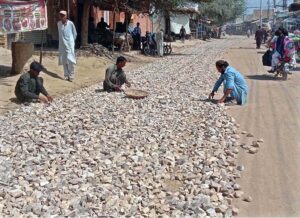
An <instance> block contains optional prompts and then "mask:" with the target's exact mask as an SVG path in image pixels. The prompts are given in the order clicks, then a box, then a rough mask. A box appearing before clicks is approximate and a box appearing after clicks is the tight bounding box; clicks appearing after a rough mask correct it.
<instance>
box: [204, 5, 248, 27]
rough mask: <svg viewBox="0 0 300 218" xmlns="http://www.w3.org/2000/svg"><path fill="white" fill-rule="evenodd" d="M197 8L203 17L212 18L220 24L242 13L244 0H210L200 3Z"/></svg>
mask: <svg viewBox="0 0 300 218" xmlns="http://www.w3.org/2000/svg"><path fill="white" fill-rule="evenodd" d="M199 9H200V13H201V14H202V16H203V17H206V18H208V19H211V20H213V22H214V23H216V24H218V25H222V24H224V23H226V22H228V21H231V20H234V19H236V18H237V17H238V16H240V15H242V14H243V13H244V11H245V10H246V1H245V0H212V1H210V2H208V3H201V4H200V8H199Z"/></svg>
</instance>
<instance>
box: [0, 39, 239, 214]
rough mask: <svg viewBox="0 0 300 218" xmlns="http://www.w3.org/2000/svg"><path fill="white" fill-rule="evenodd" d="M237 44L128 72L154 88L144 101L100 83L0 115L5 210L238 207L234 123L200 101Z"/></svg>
mask: <svg viewBox="0 0 300 218" xmlns="http://www.w3.org/2000/svg"><path fill="white" fill-rule="evenodd" d="M233 43H234V41H232V40H227V41H225V40H215V41H213V42H210V43H207V44H204V45H203V44H202V45H201V46H200V45H198V46H194V47H192V48H189V49H186V50H185V51H184V52H183V53H182V54H181V55H174V56H170V57H167V58H164V59H158V60H157V61H156V62H155V63H152V64H149V65H146V66H144V67H142V68H139V69H137V70H135V71H133V72H128V73H127V74H128V77H129V79H130V80H131V81H132V83H133V86H134V87H135V88H141V89H144V90H146V91H149V92H150V95H149V97H148V98H146V99H143V100H131V99H128V98H124V94H122V93H110V94H108V93H105V92H98V91H95V90H96V89H97V88H101V86H99V85H98V86H92V87H90V88H87V89H82V90H80V91H77V92H75V93H73V94H70V95H67V96H65V97H63V98H61V99H57V100H56V101H55V102H54V103H53V104H52V105H51V106H45V105H41V104H35V105H31V106H27V107H22V108H21V109H19V110H17V111H12V112H9V113H8V114H6V115H5V116H2V117H0V122H1V126H0V178H1V179H0V216H4V217H5V216H7V217H19V216H29V217H31V216H45V217H49V216H52V217H61V216H74V217H78V216H89V217H90V216H113V217H122V216H133V217H139V216H149V217H154V216H163V217H168V216H170V217H182V216H191V217H205V216H212V217H215V216H217V217H222V216H232V215H233V213H234V214H236V213H237V211H238V210H237V209H236V208H235V207H233V206H232V205H231V202H232V199H233V198H234V197H235V196H237V195H239V194H240V193H239V192H238V193H237V192H236V190H237V189H240V187H239V185H238V184H237V183H236V178H239V177H240V171H239V170H238V169H237V165H236V157H237V153H238V149H237V147H238V146H237V141H236V140H237V139H236V138H238V137H237V136H236V133H237V128H236V125H235V123H234V122H233V119H232V118H230V117H229V116H228V115H227V114H226V110H225V109H224V107H223V106H219V105H213V104H211V103H208V102H205V101H200V99H203V98H205V97H207V95H208V93H209V92H210V91H211V88H212V85H213V83H214V81H215V79H216V78H217V77H218V74H217V73H215V68H214V62H215V60H216V59H217V58H218V57H221V55H222V53H223V52H224V50H225V49H226V48H228V47H230V46H231V45H232V44H233ZM87 73H88V72H87ZM237 187H238V188H237Z"/></svg>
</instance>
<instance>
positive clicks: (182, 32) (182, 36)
mask: <svg viewBox="0 0 300 218" xmlns="http://www.w3.org/2000/svg"><path fill="white" fill-rule="evenodd" d="M185 36H186V30H185V28H184V26H182V27H181V29H180V40H181V41H182V42H183V43H184V41H185Z"/></svg>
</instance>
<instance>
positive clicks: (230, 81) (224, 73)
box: [209, 60, 248, 105]
mask: <svg viewBox="0 0 300 218" xmlns="http://www.w3.org/2000/svg"><path fill="white" fill-rule="evenodd" d="M216 67H217V70H218V72H219V73H221V76H220V77H219V79H218V80H217V82H216V83H215V86H214V88H213V91H212V92H211V93H210V95H209V99H213V98H214V95H215V93H216V92H217V91H218V89H219V87H220V86H221V84H222V83H223V84H224V95H223V97H222V98H221V99H220V100H219V101H218V103H227V102H230V101H232V100H236V102H237V104H239V105H244V104H246V102H247V95H248V85H247V82H246V80H245V79H244V77H243V75H242V74H241V73H240V72H238V71H237V70H236V69H234V68H233V67H231V66H229V64H228V62H227V61H223V60H219V61H217V62H216Z"/></svg>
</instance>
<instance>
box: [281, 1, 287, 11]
mask: <svg viewBox="0 0 300 218" xmlns="http://www.w3.org/2000/svg"><path fill="white" fill-rule="evenodd" d="M282 9H283V11H285V10H286V9H287V0H283V1H282Z"/></svg>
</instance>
